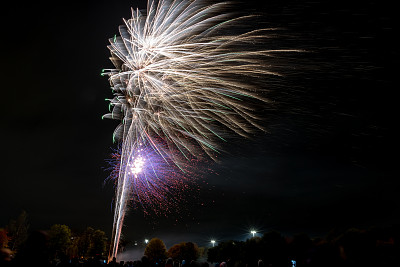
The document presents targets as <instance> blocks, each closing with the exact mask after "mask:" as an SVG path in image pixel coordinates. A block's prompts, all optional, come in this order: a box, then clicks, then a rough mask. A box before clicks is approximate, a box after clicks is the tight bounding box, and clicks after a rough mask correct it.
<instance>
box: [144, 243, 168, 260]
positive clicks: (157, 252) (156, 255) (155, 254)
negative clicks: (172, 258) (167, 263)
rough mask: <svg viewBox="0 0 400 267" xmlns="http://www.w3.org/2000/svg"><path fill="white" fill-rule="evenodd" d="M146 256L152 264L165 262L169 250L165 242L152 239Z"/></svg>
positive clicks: (145, 253)
mask: <svg viewBox="0 0 400 267" xmlns="http://www.w3.org/2000/svg"><path fill="white" fill-rule="evenodd" d="M144 255H146V256H147V257H148V259H149V260H150V262H152V263H155V262H159V261H163V260H165V259H166V255H167V249H166V247H165V244H164V242H163V241H162V240H161V239H159V238H153V239H151V240H150V241H149V243H148V244H147V246H146V248H145V250H144Z"/></svg>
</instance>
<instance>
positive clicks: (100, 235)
mask: <svg viewBox="0 0 400 267" xmlns="http://www.w3.org/2000/svg"><path fill="white" fill-rule="evenodd" d="M106 246H107V237H106V234H105V232H104V231H101V230H95V231H94V233H93V235H92V242H91V246H90V250H89V255H90V256H92V257H102V256H104V255H105V253H106V249H107V247H106Z"/></svg>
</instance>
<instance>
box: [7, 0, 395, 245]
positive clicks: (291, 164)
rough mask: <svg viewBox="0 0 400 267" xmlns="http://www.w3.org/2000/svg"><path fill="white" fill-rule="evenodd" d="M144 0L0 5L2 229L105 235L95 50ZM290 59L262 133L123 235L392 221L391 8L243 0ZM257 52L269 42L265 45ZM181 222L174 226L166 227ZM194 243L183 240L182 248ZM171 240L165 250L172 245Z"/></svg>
mask: <svg viewBox="0 0 400 267" xmlns="http://www.w3.org/2000/svg"><path fill="white" fill-rule="evenodd" d="M137 5H139V6H140V7H141V8H143V7H145V5H144V1H126V0H124V1H122V0H120V1H85V2H83V1H82V2H78V1H62V2H60V1H53V2H44V1H37V2H33V1H29V2H28V1H27V2H24V1H22V2H21V1H14V2H11V3H9V5H8V6H7V7H6V8H3V13H6V14H5V15H4V16H2V35H1V36H2V42H1V43H2V51H3V54H2V61H1V62H2V64H1V81H2V83H1V87H2V93H3V105H2V106H3V112H2V113H1V115H0V116H1V131H0V133H1V141H2V168H1V173H2V175H1V176H2V183H1V187H0V196H1V199H0V203H1V204H0V205H1V206H0V207H1V211H2V212H1V218H0V227H2V226H5V225H6V224H7V223H8V220H9V219H11V218H15V217H16V216H17V215H18V214H19V213H20V212H21V210H22V209H24V210H26V211H27V212H28V214H29V216H30V223H31V227H32V228H35V229H47V228H49V227H50V226H51V225H52V224H55V223H61V224H67V225H69V226H70V227H71V228H73V229H77V230H80V229H84V228H86V227H87V226H93V227H95V228H100V229H103V230H105V231H106V233H108V234H109V235H111V227H112V210H111V203H112V198H113V188H112V185H111V184H106V185H104V180H105V178H106V177H107V175H108V173H107V172H105V171H104V170H103V168H104V167H105V166H106V163H105V159H107V158H108V157H109V154H110V152H111V150H110V147H113V143H112V132H113V129H114V127H115V126H116V125H117V122H116V121H111V120H110V121H107V120H101V116H102V115H103V114H104V113H106V112H107V108H108V106H107V103H106V102H105V101H104V99H105V98H110V97H111V95H112V94H111V91H110V90H109V86H108V82H107V78H106V77H102V76H100V72H101V70H102V69H103V68H107V67H111V66H112V65H111V63H110V62H109V60H108V57H109V52H108V50H107V48H106V46H107V44H108V38H110V37H112V36H114V34H116V33H117V27H118V25H120V24H121V23H122V18H129V16H130V7H131V6H133V7H135V6H137ZM237 8H238V9H240V10H239V11H243V12H245V13H250V14H255V13H261V14H263V17H262V21H263V22H264V23H265V24H262V25H272V26H274V27H275V26H276V27H282V28H285V29H286V30H285V31H284V33H285V36H284V37H282V38H280V39H279V38H278V40H277V41H273V42H274V43H273V44H271V45H282V46H287V47H292V48H297V49H305V50H307V51H308V52H307V53H304V54H302V55H297V56H296V58H294V59H292V64H291V65H288V66H290V67H289V69H288V70H287V73H286V74H287V75H286V76H285V77H283V78H279V79H277V80H274V81H265V83H266V85H268V86H270V87H269V88H271V92H270V95H269V96H270V97H271V98H272V99H273V100H274V101H276V103H278V104H277V106H278V107H279V109H278V110H275V111H273V112H272V111H266V112H265V114H266V117H267V120H266V126H267V128H268V129H269V131H268V133H260V134H259V135H255V136H254V139H253V140H243V139H236V140H233V141H232V143H230V144H228V145H227V147H226V148H227V150H228V151H229V153H228V154H226V155H224V156H223V157H222V160H221V163H220V164H219V165H216V166H214V170H215V173H216V174H210V175H204V177H203V179H202V180H204V183H203V182H201V185H202V191H201V195H200V198H198V199H194V200H191V201H189V202H190V204H189V206H188V209H190V210H191V212H190V213H184V214H180V215H179V216H171V217H168V218H158V217H146V218H144V217H143V214H142V213H141V212H140V211H138V212H133V213H131V214H130V215H129V216H128V218H127V221H126V224H127V227H126V228H125V230H124V232H125V235H126V237H127V238H128V239H132V240H142V239H143V238H144V237H153V236H161V237H162V236H165V237H167V236H168V237H175V239H176V240H177V241H184V240H179V238H181V239H185V238H186V239H188V240H190V239H194V241H197V242H198V243H200V244H202V242H203V243H205V242H208V241H209V238H211V237H215V238H218V239H224V238H234V239H239V238H247V237H249V235H248V230H249V228H250V227H255V228H257V229H259V230H260V231H269V230H271V229H277V230H279V231H281V232H283V233H287V234H293V233H297V232H307V233H309V234H310V235H319V234H325V233H327V232H328V231H329V230H330V229H332V228H334V227H339V228H346V227H370V226H374V225H377V226H387V225H392V224H398V223H399V221H400V213H399V204H400V197H399V194H398V191H399V189H400V188H399V184H398V182H397V177H399V174H398V169H397V165H398V164H397V158H398V156H397V151H398V150H397V136H396V135H395V133H394V129H395V126H396V124H397V122H398V117H397V116H396V115H397V114H398V112H396V111H397V109H396V107H397V106H398V104H397V102H398V98H397V97H396V88H398V86H396V84H397V80H398V79H397V75H398V73H397V71H398V66H397V65H396V63H397V62H396V60H397V58H398V57H397V56H398V51H397V47H398V41H395V39H396V33H397V30H398V29H397V26H395V25H394V8H393V7H392V6H390V5H385V4H384V3H382V2H381V1H363V2H361V3H354V2H350V1H305V0H304V1H294V0H292V1H291V0H285V1H277V0H271V1H262V4H260V3H257V2H256V1H254V0H252V1H246V4H243V5H239V4H238V5H237ZM266 45H268V44H266ZM176 218H178V221H175V219H176ZM192 241H193V240H192ZM171 242H172V241H171Z"/></svg>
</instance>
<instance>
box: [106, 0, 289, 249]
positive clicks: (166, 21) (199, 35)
mask: <svg viewBox="0 0 400 267" xmlns="http://www.w3.org/2000/svg"><path fill="white" fill-rule="evenodd" d="M228 6H229V3H225V2H224V3H216V4H211V5H208V4H204V2H203V1H196V0H194V1H189V0H175V1H169V0H160V1H152V0H149V1H148V6H147V14H145V15H144V14H142V13H141V12H140V11H139V10H132V17H131V18H130V19H128V20H124V25H122V26H120V27H119V33H120V35H119V36H117V35H116V36H115V37H114V38H111V39H110V45H109V46H108V48H109V50H110V52H111V57H110V60H111V61H112V63H113V64H114V66H115V68H114V69H105V70H103V73H102V74H103V75H108V76H109V81H110V84H111V87H112V90H113V93H114V98H112V99H109V101H110V113H109V114H106V115H104V117H106V118H112V119H117V120H120V121H121V124H120V125H119V126H118V127H117V128H116V130H115V132H114V138H115V139H118V140H120V142H122V146H121V152H120V155H119V158H118V160H119V164H118V168H117V172H116V173H115V176H117V177H118V178H117V179H116V184H117V187H116V188H117V189H116V204H115V215H114V230H113V235H114V237H113V251H112V255H111V256H116V253H117V250H118V240H119V236H120V233H121V227H122V222H123V218H124V215H125V210H126V205H127V201H128V200H129V199H131V198H132V196H133V197H134V198H136V200H138V201H139V202H142V201H143V200H145V202H146V203H159V202H162V201H163V199H162V198H161V199H159V200H157V199H158V197H159V196H163V194H161V193H160V192H163V191H164V192H168V188H171V185H174V181H175V180H174V179H173V178H172V179H168V178H166V177H169V176H171V175H172V174H171V173H169V174H163V175H162V178H160V177H161V174H160V172H162V171H161V169H162V168H161V169H160V168H159V166H156V165H157V164H155V162H154V161H153V160H152V159H153V158H155V155H156V157H157V158H158V159H161V160H162V161H164V163H168V164H169V165H171V164H172V165H175V166H176V167H177V168H179V169H180V170H181V171H183V172H184V171H185V163H184V162H187V161H188V160H189V161H190V159H192V158H197V157H199V155H200V154H202V153H203V152H204V153H205V154H206V155H208V157H209V158H212V159H215V158H216V155H217V154H218V153H219V151H220V147H219V145H218V144H219V143H220V142H221V140H223V141H226V139H227V136H229V135H230V134H232V133H234V134H235V135H240V136H245V137H246V136H248V134H249V133H251V132H252V131H254V130H255V129H257V128H258V129H261V128H262V127H261V126H260V125H259V121H260V118H259V117H258V116H256V112H255V110H254V106H252V105H249V104H248V103H249V102H254V101H265V100H264V99H261V97H260V95H259V93H258V91H257V89H258V87H256V86H255V84H254V83H253V82H252V81H255V80H258V79H259V77H260V76H265V75H277V74H276V73H275V72H273V71H271V69H270V68H269V67H268V64H266V63H265V61H264V59H266V58H271V57H273V56H274V55H275V54H276V53H277V52H284V51H288V50H276V49H271V50H265V49H260V48H259V46H257V45H256V43H257V42H259V41H260V40H264V39H265V38H266V36H268V34H267V33H268V32H269V31H271V30H273V29H262V30H253V31H247V32H244V33H238V31H236V29H237V28H236V26H238V25H239V24H240V23H241V22H242V21H243V20H245V19H248V18H249V17H250V16H245V17H238V18H235V17H233V16H232V15H229V14H226V13H224V10H225V8H226V7H228ZM150 173H152V174H151V175H150ZM161 184H162V186H160V187H158V185H161ZM172 187H173V186H172Z"/></svg>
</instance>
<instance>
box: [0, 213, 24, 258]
mask: <svg viewBox="0 0 400 267" xmlns="http://www.w3.org/2000/svg"><path fill="white" fill-rule="evenodd" d="M28 229H29V224H28V213H27V212H26V211H24V210H23V211H22V212H21V213H20V214H19V216H18V218H17V219H16V220H14V219H11V220H10V222H9V224H8V225H7V227H6V230H7V233H8V237H9V243H8V247H9V248H10V249H11V250H13V251H17V250H18V249H19V248H20V246H21V244H23V243H24V242H25V241H26V239H27V237H28Z"/></svg>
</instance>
